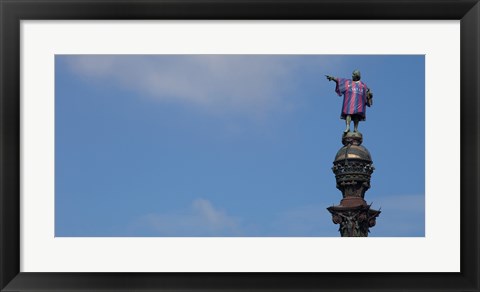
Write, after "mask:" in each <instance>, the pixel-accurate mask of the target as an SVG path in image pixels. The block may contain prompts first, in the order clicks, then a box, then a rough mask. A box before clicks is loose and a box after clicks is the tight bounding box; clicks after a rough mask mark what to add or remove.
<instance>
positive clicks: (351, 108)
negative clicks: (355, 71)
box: [335, 78, 368, 121]
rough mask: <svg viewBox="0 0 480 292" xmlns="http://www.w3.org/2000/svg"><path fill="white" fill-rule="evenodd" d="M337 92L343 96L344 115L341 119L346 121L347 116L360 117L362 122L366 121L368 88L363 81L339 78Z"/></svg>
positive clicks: (342, 114)
mask: <svg viewBox="0 0 480 292" xmlns="http://www.w3.org/2000/svg"><path fill="white" fill-rule="evenodd" d="M335 92H336V93H337V94H338V95H339V96H342V95H343V105H342V113H341V115H340V117H341V118H342V119H345V117H346V116H347V115H358V116H359V117H360V120H362V121H364V120H365V113H366V104H367V92H368V87H367V85H366V84H365V83H363V82H362V81H353V80H350V79H345V78H338V82H337V86H336V87H335Z"/></svg>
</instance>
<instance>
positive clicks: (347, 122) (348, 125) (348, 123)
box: [344, 115, 352, 133]
mask: <svg viewBox="0 0 480 292" xmlns="http://www.w3.org/2000/svg"><path fill="white" fill-rule="evenodd" d="M351 121H352V116H350V115H347V116H346V117H345V124H347V128H346V129H345V131H344V132H345V133H348V132H350V122H351Z"/></svg>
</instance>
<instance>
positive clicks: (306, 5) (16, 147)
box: [0, 0, 480, 291]
mask: <svg viewBox="0 0 480 292" xmlns="http://www.w3.org/2000/svg"><path fill="white" fill-rule="evenodd" d="M48 19H52V20H56V19H68V20H74V19H82V20H98V19H106V20H114V19H115V20H124V19H278V20H292V19H340V20H348V19H355V20H360V19H379V20H394V19H402V20H417V19H424V20H441V19H450V20H460V21H461V265H460V266H461V271H460V272H458V273H21V272H20V142H21V141H20V21H21V20H48ZM0 20H1V33H0V35H1V48H0V49H1V59H0V62H1V64H0V67H1V78H0V82H1V83H0V87H1V92H0V94H1V96H0V118H1V119H0V184H1V185H0V200H1V201H0V208H1V210H0V211H1V217H0V218H1V222H0V247H1V254H0V255H1V262H0V289H1V291H70V290H75V291H130V290H132V291H133V290H135V291H146V290H149V291H212V290H215V291H277V290H281V291H305V290H309V291H357V290H365V291H439V290H441V291H480V290H479V289H480V280H479V274H480V271H479V259H480V257H479V252H478V250H479V248H480V247H479V230H480V224H479V216H478V213H479V211H480V208H479V189H480V188H479V187H480V185H479V172H478V168H479V149H480V148H479V146H480V145H479V125H480V117H479V109H480V108H479V97H480V90H479V80H480V75H479V70H480V63H479V61H480V58H479V55H480V48H479V46H480V4H479V3H478V0H435V1H430V0H428V1H427V0H419V1H405V0H404V1H400V0H380V1H379V0H357V1H352V0H326V1H322V0H310V1H307V0H299V1H295V0H259V1H252V0H224V1H220V0H196V1H195V0H142V1H134V0H123V1H122V0H119V1H107V0H98V1H89V0H72V1H68V0H63V1H58V0H0ZM446 135H447V136H448V133H446ZM446 232H448V230H447V231H446ZM319 248H321V247H319ZM439 257H441V255H439ZM412 264H414V263H412Z"/></svg>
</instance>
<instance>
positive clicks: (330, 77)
mask: <svg viewBox="0 0 480 292" xmlns="http://www.w3.org/2000/svg"><path fill="white" fill-rule="evenodd" d="M325 77H327V79H328V81H332V80H333V81H335V82H338V79H337V78H336V77H333V76H331V75H325Z"/></svg>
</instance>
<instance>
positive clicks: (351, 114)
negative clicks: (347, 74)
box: [325, 70, 373, 134]
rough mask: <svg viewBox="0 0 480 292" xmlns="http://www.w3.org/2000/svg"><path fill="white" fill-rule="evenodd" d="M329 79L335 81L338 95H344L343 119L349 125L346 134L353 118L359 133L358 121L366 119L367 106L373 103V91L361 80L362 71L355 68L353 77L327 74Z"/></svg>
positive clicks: (356, 130) (356, 131)
mask: <svg viewBox="0 0 480 292" xmlns="http://www.w3.org/2000/svg"><path fill="white" fill-rule="evenodd" d="M325 76H326V77H327V79H328V81H332V80H333V81H335V83H336V87H335V92H336V93H337V94H338V96H342V95H343V105H342V113H341V115H340V118H341V119H344V120H345V123H346V125H347V127H346V129H345V131H344V132H345V134H346V133H348V132H350V122H351V121H352V119H353V124H354V130H353V131H354V132H355V133H358V122H359V121H365V118H366V116H365V113H366V107H365V106H368V107H370V106H372V105H373V93H372V91H371V90H370V89H369V88H368V87H367V85H366V84H365V83H363V82H362V81H360V78H361V76H360V71H358V70H354V71H353V73H352V79H345V78H337V77H333V76H330V75H325Z"/></svg>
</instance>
